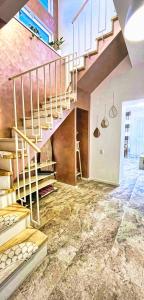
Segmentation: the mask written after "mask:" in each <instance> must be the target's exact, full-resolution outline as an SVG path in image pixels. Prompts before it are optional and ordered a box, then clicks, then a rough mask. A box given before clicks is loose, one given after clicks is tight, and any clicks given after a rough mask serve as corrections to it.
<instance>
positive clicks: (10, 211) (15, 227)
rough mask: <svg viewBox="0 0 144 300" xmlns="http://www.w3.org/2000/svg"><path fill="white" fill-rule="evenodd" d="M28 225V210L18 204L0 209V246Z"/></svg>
mask: <svg viewBox="0 0 144 300" xmlns="http://www.w3.org/2000/svg"><path fill="white" fill-rule="evenodd" d="M28 226H30V210H29V209H26V208H24V207H23V206H21V205H19V204H13V205H10V206H7V207H6V208H3V209H0V246H1V245H2V244H4V243H6V242H7V241H8V240H9V238H10V237H11V238H12V237H14V236H15V235H16V234H18V233H20V232H21V231H22V230H24V229H26V227H28Z"/></svg>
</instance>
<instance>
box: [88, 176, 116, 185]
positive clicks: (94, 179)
mask: <svg viewBox="0 0 144 300" xmlns="http://www.w3.org/2000/svg"><path fill="white" fill-rule="evenodd" d="M88 180H93V181H96V182H99V183H104V184H109V185H112V186H115V187H118V186H119V183H116V182H113V181H108V180H102V179H99V178H91V177H89V178H88Z"/></svg>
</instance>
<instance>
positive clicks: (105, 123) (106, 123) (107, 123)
mask: <svg viewBox="0 0 144 300" xmlns="http://www.w3.org/2000/svg"><path fill="white" fill-rule="evenodd" d="M108 126H109V121H108V119H107V117H106V104H105V114H104V118H103V119H102V121H101V127H102V128H107V127H108Z"/></svg>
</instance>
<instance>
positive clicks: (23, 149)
mask: <svg viewBox="0 0 144 300" xmlns="http://www.w3.org/2000/svg"><path fill="white" fill-rule="evenodd" d="M21 144H22V149H21V154H22V177H23V188H22V189H23V193H24V197H23V198H24V200H23V202H24V203H26V173H25V147H24V140H23V139H21Z"/></svg>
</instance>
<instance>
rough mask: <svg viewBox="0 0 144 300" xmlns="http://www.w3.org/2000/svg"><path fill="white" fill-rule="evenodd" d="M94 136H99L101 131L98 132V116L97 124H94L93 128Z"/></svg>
mask: <svg viewBox="0 0 144 300" xmlns="http://www.w3.org/2000/svg"><path fill="white" fill-rule="evenodd" d="M93 135H94V137H95V138H99V137H100V135H101V133H100V130H99V128H98V116H97V125H96V129H95V130H94V133H93Z"/></svg>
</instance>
